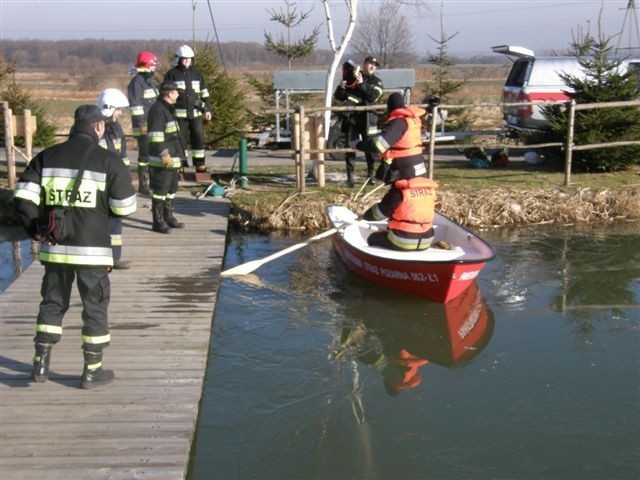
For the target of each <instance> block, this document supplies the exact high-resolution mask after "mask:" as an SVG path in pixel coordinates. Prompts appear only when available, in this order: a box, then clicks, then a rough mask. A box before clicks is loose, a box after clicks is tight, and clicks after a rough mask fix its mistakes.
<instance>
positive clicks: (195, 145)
mask: <svg viewBox="0 0 640 480" xmlns="http://www.w3.org/2000/svg"><path fill="white" fill-rule="evenodd" d="M194 56H195V54H194V52H193V49H192V48H191V47H190V46H189V45H182V46H180V47H178V48H177V49H176V55H175V58H176V66H175V67H173V68H172V69H171V70H169V71H168V72H167V73H166V75H165V76H164V81H165V82H175V84H176V85H177V86H178V91H179V92H180V96H179V97H178V102H177V103H176V107H175V116H176V119H177V120H178V124H179V126H180V136H181V138H182V143H183V144H184V146H185V148H186V147H187V145H191V147H190V150H191V159H192V162H193V166H194V167H195V169H196V172H206V171H207V169H206V167H205V164H204V130H203V128H204V122H203V119H204V121H207V122H208V121H209V120H211V102H210V100H209V91H208V90H207V87H206V85H205V81H204V77H203V75H202V74H201V73H200V71H199V70H198V69H196V68H195V67H194V66H193V58H194ZM184 166H186V165H184Z"/></svg>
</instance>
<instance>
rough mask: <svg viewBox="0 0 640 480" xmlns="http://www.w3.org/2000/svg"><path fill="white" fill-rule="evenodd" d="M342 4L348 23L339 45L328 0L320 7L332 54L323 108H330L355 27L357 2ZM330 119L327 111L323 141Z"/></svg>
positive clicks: (347, 0)
mask: <svg viewBox="0 0 640 480" xmlns="http://www.w3.org/2000/svg"><path fill="white" fill-rule="evenodd" d="M344 3H345V5H346V8H347V12H348V13H349V23H348V25H347V29H346V31H345V32H344V35H343V36H342V38H341V39H340V43H336V41H335V32H334V30H333V17H332V16H331V6H330V5H329V0H322V6H323V7H324V13H325V18H326V21H327V36H328V38H329V47H330V48H331V51H332V52H333V61H332V62H331V65H329V70H328V71H327V79H326V83H325V88H324V106H325V107H330V106H331V99H332V97H333V79H334V78H335V76H336V70H337V69H338V65H340V62H341V61H342V57H343V55H344V52H345V51H346V49H347V46H348V45H349V40H351V36H352V35H353V30H354V29H355V27H356V17H357V11H358V0H344ZM330 119H331V112H330V111H329V110H327V111H325V113H324V135H325V139H327V138H328V136H329V123H330Z"/></svg>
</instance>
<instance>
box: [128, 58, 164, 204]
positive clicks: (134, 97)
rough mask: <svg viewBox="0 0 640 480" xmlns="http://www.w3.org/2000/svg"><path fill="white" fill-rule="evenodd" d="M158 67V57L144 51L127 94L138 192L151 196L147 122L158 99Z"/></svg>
mask: <svg viewBox="0 0 640 480" xmlns="http://www.w3.org/2000/svg"><path fill="white" fill-rule="evenodd" d="M157 65H158V57H156V56H155V55H154V54H153V53H151V52H147V51H142V52H140V53H138V56H137V57H136V67H135V72H136V73H135V75H134V77H133V78H132V79H131V81H130V82H129V86H128V87H127V94H128V99H129V110H130V112H131V126H132V127H133V136H134V137H135V139H136V141H137V142H138V191H139V192H140V193H142V194H144V195H149V194H150V193H151V192H150V190H149V183H150V181H149V143H148V141H147V120H148V116H149V109H150V108H151V105H153V104H154V102H155V101H156V99H157V98H158V88H157V87H156V84H155V82H154V81H153V75H154V73H155V71H156V68H157Z"/></svg>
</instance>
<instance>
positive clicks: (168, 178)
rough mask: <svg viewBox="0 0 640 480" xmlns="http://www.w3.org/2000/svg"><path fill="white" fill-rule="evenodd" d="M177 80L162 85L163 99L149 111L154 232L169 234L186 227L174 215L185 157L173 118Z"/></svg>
mask: <svg viewBox="0 0 640 480" xmlns="http://www.w3.org/2000/svg"><path fill="white" fill-rule="evenodd" d="M178 95H179V92H178V87H177V85H176V84H175V83H174V82H164V83H163V84H162V85H161V86H160V98H158V100H157V101H156V103H154V104H153V106H152V107H151V109H150V110H149V131H148V132H147V137H148V139H149V165H150V167H151V170H152V174H151V190H152V191H153V194H152V196H151V198H152V202H151V210H152V214H153V231H154V232H159V233H170V232H171V229H172V228H184V223H181V222H178V220H176V218H175V217H174V215H173V212H174V210H173V199H174V198H175V196H176V192H177V191H178V171H179V170H180V168H181V167H182V162H183V161H184V160H185V153H184V150H183V148H182V142H181V140H180V136H179V135H180V128H179V126H178V122H177V120H176V119H175V118H174V113H173V111H174V105H175V104H176V101H177V99H178Z"/></svg>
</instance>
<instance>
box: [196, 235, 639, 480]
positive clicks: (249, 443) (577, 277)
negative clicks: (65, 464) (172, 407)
mask: <svg viewBox="0 0 640 480" xmlns="http://www.w3.org/2000/svg"><path fill="white" fill-rule="evenodd" d="M639 233H640V232H639V231H638V226H623V227H615V228H614V227H611V228H590V227H589V228H583V229H575V228H546V227H537V228H520V229H518V230H516V231H493V232H484V233H483V236H484V237H485V238H486V239H487V240H489V241H490V242H491V243H492V245H493V246H494V248H495V250H496V253H497V256H496V259H495V260H494V261H493V262H491V263H490V264H488V266H487V267H486V268H485V270H484V271H483V272H482V273H481V275H480V277H479V279H478V281H477V284H476V285H474V286H473V287H472V288H471V289H470V290H469V291H467V294H466V295H465V296H463V297H459V298H458V299H456V300H455V301H454V302H452V303H451V304H449V305H447V306H446V307H445V306H442V305H438V304H433V303H430V302H427V301H424V300H421V299H416V298H413V297H408V296H405V295H401V294H396V293H394V292H391V291H388V290H385V289H382V288H379V287H376V286H374V285H371V284H368V283H366V282H364V281H363V280H361V279H359V278H358V277H356V276H354V275H353V274H351V273H349V272H347V271H346V270H345V268H344V267H343V266H342V264H341V263H340V261H339V259H338V258H337V257H336V256H335V254H334V253H333V251H332V249H331V243H330V241H324V242H321V243H319V244H315V245H311V246H309V247H307V248H305V249H303V250H301V251H299V252H297V253H294V254H290V255H288V256H286V257H282V258H280V259H279V260H277V261H274V262H272V263H269V264H267V265H265V266H263V267H262V268H260V269H259V270H257V271H256V275H254V276H250V277H249V278H246V279H243V280H239V279H224V280H223V281H222V285H221V288H220V290H219V293H218V301H217V307H216V312H215V322H214V328H213V331H212V341H211V351H210V359H209V366H208V371H207V376H206V383H205V391H204V394H203V400H202V404H201V410H200V417H199V421H198V430H197V437H196V440H195V444H194V449H193V452H192V454H193V458H192V468H191V471H190V475H189V478H190V479H192V480H194V479H215V478H220V479H229V478H242V479H244V478H265V479H266V478H277V479H306V478H353V479H355V478H358V479H360V478H380V479H392V478H393V479H395V478H403V479H411V478H416V479H417V478H420V479H464V478H469V479H478V478H500V479H502V478H504V479H506V478H511V479H514V478H518V479H519V478H523V479H525V478H526V479H534V478H535V479H538V478H563V479H587V478H591V479H605V478H606V479H622V478H638V477H640V460H639V458H640V412H639V405H640V393H639V390H640V353H639V352H640V350H639V346H640V309H639V305H638V304H639V303H640V234H639ZM296 240H298V239H291V238H272V239H267V238H265V237H260V236H234V237H232V238H231V240H230V244H229V247H228V251H227V258H226V266H227V267H230V266H233V265H236V264H238V263H241V262H244V261H249V260H253V259H256V258H262V257H264V256H266V255H268V254H270V253H273V252H274V251H277V250H280V249H282V248H284V247H286V246H288V245H290V244H291V243H293V242H295V241H296Z"/></svg>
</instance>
